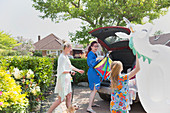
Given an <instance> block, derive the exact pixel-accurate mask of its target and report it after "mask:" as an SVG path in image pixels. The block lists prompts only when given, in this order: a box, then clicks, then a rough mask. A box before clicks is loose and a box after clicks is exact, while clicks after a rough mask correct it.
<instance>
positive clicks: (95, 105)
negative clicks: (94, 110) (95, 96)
mask: <svg viewBox="0 0 170 113" xmlns="http://www.w3.org/2000/svg"><path fill="white" fill-rule="evenodd" d="M92 107H100V105H98V104H94V105H92Z"/></svg>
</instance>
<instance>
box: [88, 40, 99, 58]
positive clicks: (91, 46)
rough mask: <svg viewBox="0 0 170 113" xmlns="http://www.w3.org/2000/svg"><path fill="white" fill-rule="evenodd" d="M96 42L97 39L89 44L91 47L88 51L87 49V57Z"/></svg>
mask: <svg viewBox="0 0 170 113" xmlns="http://www.w3.org/2000/svg"><path fill="white" fill-rule="evenodd" d="M94 44H97V41H93V42H92V43H91V44H90V46H89V48H88V51H87V54H86V57H87V55H88V53H89V52H90V51H91V47H92V46H93V45H94Z"/></svg>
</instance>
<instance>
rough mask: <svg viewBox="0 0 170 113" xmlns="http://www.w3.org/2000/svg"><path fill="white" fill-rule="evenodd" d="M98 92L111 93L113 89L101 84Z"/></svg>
mask: <svg viewBox="0 0 170 113" xmlns="http://www.w3.org/2000/svg"><path fill="white" fill-rule="evenodd" d="M98 92H99V93H103V94H108V95H111V93H112V90H111V88H110V87H105V86H101V87H100V89H99V90H98Z"/></svg>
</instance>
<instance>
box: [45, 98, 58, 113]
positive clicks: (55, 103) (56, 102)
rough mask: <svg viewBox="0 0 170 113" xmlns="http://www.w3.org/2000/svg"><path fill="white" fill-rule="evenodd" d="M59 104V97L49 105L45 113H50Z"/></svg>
mask: <svg viewBox="0 0 170 113" xmlns="http://www.w3.org/2000/svg"><path fill="white" fill-rule="evenodd" d="M60 103H61V97H60V96H58V99H57V100H56V101H55V102H54V103H53V104H52V105H51V107H50V109H49V110H48V112H47V113H52V111H53V110H54V109H55V108H56V107H57V106H58V105H59V104H60Z"/></svg>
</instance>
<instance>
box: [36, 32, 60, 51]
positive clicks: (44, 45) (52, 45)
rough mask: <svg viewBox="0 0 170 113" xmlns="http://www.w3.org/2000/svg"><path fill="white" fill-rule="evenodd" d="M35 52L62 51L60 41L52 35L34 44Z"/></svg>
mask: <svg viewBox="0 0 170 113" xmlns="http://www.w3.org/2000/svg"><path fill="white" fill-rule="evenodd" d="M34 46H35V50H56V49H62V40H61V39H60V38H58V37H56V36H55V35H54V34H50V35H48V36H46V37H45V38H43V39H41V40H39V41H38V42H36V43H34Z"/></svg>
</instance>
